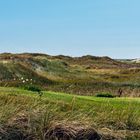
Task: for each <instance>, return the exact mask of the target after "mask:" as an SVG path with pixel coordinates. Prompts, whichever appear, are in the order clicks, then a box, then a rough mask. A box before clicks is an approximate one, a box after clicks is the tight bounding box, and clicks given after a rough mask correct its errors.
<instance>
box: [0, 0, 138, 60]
mask: <svg viewBox="0 0 140 140" xmlns="http://www.w3.org/2000/svg"><path fill="white" fill-rule="evenodd" d="M139 7H140V1H139V0H1V1H0V52H13V53H22V52H40V53H47V54H52V55H57V54H64V55H71V56H81V55H86V54H91V55H96V56H110V57H112V58H138V57H140V8H139Z"/></svg>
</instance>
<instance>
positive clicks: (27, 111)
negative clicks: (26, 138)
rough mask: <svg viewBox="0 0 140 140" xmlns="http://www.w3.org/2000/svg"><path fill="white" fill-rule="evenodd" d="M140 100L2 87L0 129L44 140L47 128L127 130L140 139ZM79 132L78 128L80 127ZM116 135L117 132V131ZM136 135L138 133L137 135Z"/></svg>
mask: <svg viewBox="0 0 140 140" xmlns="http://www.w3.org/2000/svg"><path fill="white" fill-rule="evenodd" d="M139 106H140V99H139V98H111V99H110V98H98V97H93V96H78V95H71V94H65V93H56V92H51V91H43V96H42V97H41V98H40V97H39V96H38V94H37V93H36V92H31V91H26V90H22V89H17V88H2V87H1V88H0V127H4V126H5V125H8V126H9V125H10V126H14V127H15V128H17V127H18V128H19V129H21V130H22V131H23V132H25V133H27V134H35V135H36V137H40V139H43V136H44V133H45V132H44V129H46V128H49V127H52V126H53V125H56V124H62V125H69V126H72V127H80V126H84V127H93V128H95V129H97V130H99V132H101V133H103V130H104V128H106V129H107V130H109V132H112V133H113V132H114V131H128V133H127V134H126V133H125V134H123V137H127V136H128V135H129V132H131V133H130V134H131V135H132V132H134V135H137V137H138V136H140V133H139V131H140V108H139ZM77 129H78V128H77ZM116 133H117V132H116ZM135 133H136V134H135Z"/></svg>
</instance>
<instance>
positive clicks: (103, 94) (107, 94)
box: [96, 93, 115, 98]
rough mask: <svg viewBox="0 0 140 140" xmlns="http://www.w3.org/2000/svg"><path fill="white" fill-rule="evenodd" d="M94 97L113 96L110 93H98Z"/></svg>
mask: <svg viewBox="0 0 140 140" xmlns="http://www.w3.org/2000/svg"><path fill="white" fill-rule="evenodd" d="M96 97H105V98H114V97H115V96H114V95H112V94H111V93H98V94H96Z"/></svg>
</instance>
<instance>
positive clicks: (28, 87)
mask: <svg viewBox="0 0 140 140" xmlns="http://www.w3.org/2000/svg"><path fill="white" fill-rule="evenodd" d="M24 89H25V90H30V91H33V92H41V91H42V89H41V88H40V87H39V86H36V85H28V86H25V87H24Z"/></svg>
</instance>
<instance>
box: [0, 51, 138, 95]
mask: <svg viewBox="0 0 140 140" xmlns="http://www.w3.org/2000/svg"><path fill="white" fill-rule="evenodd" d="M139 83H140V63H132V62H131V63H126V62H125V61H123V62H122V61H121V60H113V59H111V58H109V57H95V56H83V57H68V56H61V55H60V56H49V55H45V54H0V86H6V87H23V86H25V85H31V84H33V85H37V86H39V87H42V88H43V89H44V88H46V89H47V90H52V91H56V92H67V93H75V94H80V95H96V93H102V92H105V93H108V92H109V93H112V94H113V95H115V96H117V94H118V90H119V89H120V88H121V89H122V90H123V95H122V96H131V97H132V96H133V97H139V96H140V84H139Z"/></svg>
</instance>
